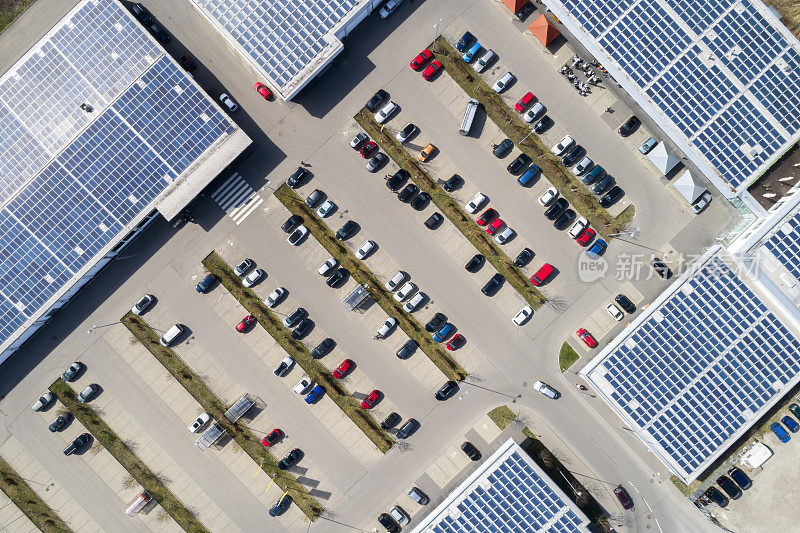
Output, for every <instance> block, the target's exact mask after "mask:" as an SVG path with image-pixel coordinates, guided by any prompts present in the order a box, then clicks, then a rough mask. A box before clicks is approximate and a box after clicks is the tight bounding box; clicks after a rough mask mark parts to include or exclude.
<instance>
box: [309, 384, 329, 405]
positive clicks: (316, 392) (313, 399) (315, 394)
mask: <svg viewBox="0 0 800 533" xmlns="http://www.w3.org/2000/svg"><path fill="white" fill-rule="evenodd" d="M323 394H325V389H323V388H322V385H317V386H316V387H314V388H313V389H311V392H309V393H308V396H306V403H307V404H308V405H311V404H314V403H317V400H319V399H320V398H322V395H323Z"/></svg>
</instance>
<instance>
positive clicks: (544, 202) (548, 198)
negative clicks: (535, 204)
mask: <svg viewBox="0 0 800 533" xmlns="http://www.w3.org/2000/svg"><path fill="white" fill-rule="evenodd" d="M556 198H558V189H556V188H555V187H550V188H548V189H547V190H546V191H544V192H543V193H542V195H541V196H540V197H539V205H541V206H542V207H547V206H548V205H550V204H552V203H553V201H554V200H555V199H556Z"/></svg>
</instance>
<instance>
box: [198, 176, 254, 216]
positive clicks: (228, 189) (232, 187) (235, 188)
mask: <svg viewBox="0 0 800 533" xmlns="http://www.w3.org/2000/svg"><path fill="white" fill-rule="evenodd" d="M211 198H212V199H213V200H214V201H215V202H216V203H217V205H219V206H220V207H221V208H222V209H223V210H224V211H225V212H226V213H227V214H228V216H229V217H231V218H232V219H233V221H234V222H235V223H236V225H237V226H238V225H239V224H241V223H242V222H244V220H245V219H246V218H247V217H248V216H250V213H252V212H253V211H255V210H256V208H257V207H258V206H259V205H261V204H262V203H263V202H264V199H263V198H261V196H259V195H258V194H256V191H255V190H253V188H252V187H251V186H250V185H249V184H248V183H247V182H246V181H245V180H244V178H242V176H240V175H239V173H238V172H235V173H234V174H233V175H232V176H231V177H230V178H228V179H227V180H225V183H223V184H222V185H221V186H220V187H219V188H218V189H217V190H216V191H215V192H214V193H212V194H211Z"/></svg>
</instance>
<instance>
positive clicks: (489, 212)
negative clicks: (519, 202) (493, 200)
mask: <svg viewBox="0 0 800 533" xmlns="http://www.w3.org/2000/svg"><path fill="white" fill-rule="evenodd" d="M496 216H497V211H495V210H494V209H492V208H491V207H489V208H488V209H486V211H484V212H483V214H482V215H481V216H479V217H478V220H476V221H475V222H477V223H478V225H479V226H485V225H486V224H488V223H489V221H490V220H492V219H493V218H494V217H496Z"/></svg>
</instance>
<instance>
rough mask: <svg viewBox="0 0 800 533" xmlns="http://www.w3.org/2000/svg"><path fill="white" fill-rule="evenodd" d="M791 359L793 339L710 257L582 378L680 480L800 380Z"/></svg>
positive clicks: (795, 351)
mask: <svg viewBox="0 0 800 533" xmlns="http://www.w3.org/2000/svg"><path fill="white" fill-rule="evenodd" d="M775 347H780V349H775ZM799 350H800V345H798V339H797V338H796V337H795V335H794V334H792V333H791V332H790V331H789V330H788V329H787V328H786V327H785V326H784V325H783V324H782V323H781V322H780V320H779V319H778V317H776V316H775V315H774V314H773V313H772V312H771V311H770V310H769V309H768V308H767V306H766V305H765V304H764V303H763V302H762V301H761V300H760V299H759V298H758V297H757V296H756V295H755V294H754V293H753V292H752V291H751V290H750V289H749V288H748V287H747V286H746V285H745V284H744V283H743V282H742V280H741V279H740V278H739V277H738V276H737V275H736V274H735V273H734V272H733V271H732V270H731V269H730V268H729V267H728V266H727V265H726V264H725V263H724V262H723V261H721V260H720V259H719V258H718V257H714V258H712V259H711V260H709V261H708V263H706V264H705V265H704V266H703V267H702V268H701V269H700V270H698V271H697V272H696V273H695V274H694V275H693V276H692V277H691V278H690V279H689V280H687V281H686V282H685V283H684V285H682V286H681V287H680V288H678V289H677V291H676V292H675V293H674V294H672V295H671V296H670V297H669V298H668V299H667V300H666V301H664V302H663V303H662V304H661V305H660V306H659V307H658V308H657V309H655V310H654V311H653V313H652V314H651V315H649V316H648V317H647V318H646V319H645V320H644V321H643V322H642V323H641V324H640V325H639V326H638V327H637V328H636V329H635V330H634V331H633V332H632V333H631V334H630V336H629V338H627V339H625V340H623V341H622V342H621V344H619V345H618V346H617V347H616V348H615V349H614V350H612V351H611V352H610V353H609V354H608V355H607V356H606V357H605V358H604V360H603V361H602V363H601V364H600V365H598V366H597V367H595V368H594V369H593V370H592V371H591V378H592V380H593V381H595V382H598V380H599V381H601V382H602V381H607V382H608V384H609V386H610V389H609V391H610V397H611V398H612V399H613V401H614V402H615V403H616V404H617V405H618V406H619V408H620V409H621V410H622V411H624V412H625V414H627V415H628V416H629V417H630V419H631V420H632V421H633V423H634V424H635V425H636V426H638V427H639V428H641V429H642V431H645V432H647V433H648V434H649V438H652V440H654V441H655V442H656V443H658V445H659V446H661V447H662V448H663V449H664V450H666V452H667V454H668V455H669V457H670V458H671V459H672V461H674V463H675V464H676V465H677V466H678V468H679V469H680V470H682V471H683V472H685V473H686V474H687V476H688V474H690V473H692V472H694V471H695V470H696V469H698V468H699V467H700V466H701V465H702V464H703V463H704V462H705V461H706V460H708V459H709V458H710V457H712V456H713V455H714V454H715V453H717V452H721V451H722V447H723V446H724V445H725V443H726V442H728V439H729V438H731V437H732V436H733V434H734V433H735V432H736V431H738V430H739V429H741V428H742V427H743V426H744V425H745V424H747V423H748V422H752V421H753V416H754V414H755V413H756V412H758V411H759V410H760V409H762V408H764V406H765V405H766V404H767V402H769V401H770V400H771V399H773V398H774V397H775V395H777V394H781V393H783V392H785V389H784V388H782V387H783V386H785V385H787V384H789V383H790V382H791V381H792V380H794V379H795V378H796V377H797V374H798V372H800V351H799ZM776 387H777V388H776Z"/></svg>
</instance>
